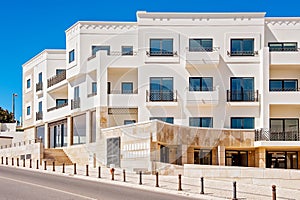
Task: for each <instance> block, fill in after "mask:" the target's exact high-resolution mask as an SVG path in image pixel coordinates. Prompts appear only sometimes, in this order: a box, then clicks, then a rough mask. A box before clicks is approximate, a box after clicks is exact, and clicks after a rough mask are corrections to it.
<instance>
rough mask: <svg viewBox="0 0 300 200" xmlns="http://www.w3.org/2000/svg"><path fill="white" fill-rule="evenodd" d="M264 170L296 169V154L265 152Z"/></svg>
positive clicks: (290, 152)
mask: <svg viewBox="0 0 300 200" xmlns="http://www.w3.org/2000/svg"><path fill="white" fill-rule="evenodd" d="M266 168H281V169H298V152H296V151H295V152H293V151H267V153H266Z"/></svg>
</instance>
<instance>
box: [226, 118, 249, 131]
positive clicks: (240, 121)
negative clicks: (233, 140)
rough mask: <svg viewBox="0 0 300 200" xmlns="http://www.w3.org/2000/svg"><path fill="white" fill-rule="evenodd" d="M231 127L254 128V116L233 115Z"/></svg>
mask: <svg viewBox="0 0 300 200" xmlns="http://www.w3.org/2000/svg"><path fill="white" fill-rule="evenodd" d="M231 128H233V129H254V117H232V118H231Z"/></svg>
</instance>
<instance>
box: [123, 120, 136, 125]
mask: <svg viewBox="0 0 300 200" xmlns="http://www.w3.org/2000/svg"><path fill="white" fill-rule="evenodd" d="M134 123H136V121H135V120H124V125H128V124H134Z"/></svg>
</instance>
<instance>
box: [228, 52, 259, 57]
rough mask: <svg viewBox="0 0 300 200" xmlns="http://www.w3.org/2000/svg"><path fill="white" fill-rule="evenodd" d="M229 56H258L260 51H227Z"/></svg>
mask: <svg viewBox="0 0 300 200" xmlns="http://www.w3.org/2000/svg"><path fill="white" fill-rule="evenodd" d="M227 55H228V56H257V55H258V51H227Z"/></svg>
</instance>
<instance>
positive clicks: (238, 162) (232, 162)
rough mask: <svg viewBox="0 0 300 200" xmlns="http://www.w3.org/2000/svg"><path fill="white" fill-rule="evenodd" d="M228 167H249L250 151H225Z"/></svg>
mask: <svg viewBox="0 0 300 200" xmlns="http://www.w3.org/2000/svg"><path fill="white" fill-rule="evenodd" d="M225 158H226V160H225V165H226V166H241V167H248V151H225Z"/></svg>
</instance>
